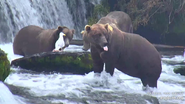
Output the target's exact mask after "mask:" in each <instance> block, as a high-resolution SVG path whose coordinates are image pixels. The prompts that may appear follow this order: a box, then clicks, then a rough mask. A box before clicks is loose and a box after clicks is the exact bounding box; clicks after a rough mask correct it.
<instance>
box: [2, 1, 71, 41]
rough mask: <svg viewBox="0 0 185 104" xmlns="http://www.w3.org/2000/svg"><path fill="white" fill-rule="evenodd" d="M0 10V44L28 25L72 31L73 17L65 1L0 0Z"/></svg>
mask: <svg viewBox="0 0 185 104" xmlns="http://www.w3.org/2000/svg"><path fill="white" fill-rule="evenodd" d="M0 8H1V10H0V15H2V18H3V19H2V20H1V18H0V20H1V24H0V27H1V31H0V43H1V42H3V41H4V42H5V41H10V39H9V38H11V41H12V40H13V38H14V36H15V34H16V33H17V32H18V31H19V30H20V29H21V28H23V27H25V26H28V25H37V26H40V27H43V28H46V29H52V28H57V27H58V26H67V27H68V28H70V29H74V21H73V17H72V15H71V14H70V12H69V8H68V6H67V2H66V1H65V0H0ZM5 34H6V35H5ZM3 38H8V39H3Z"/></svg>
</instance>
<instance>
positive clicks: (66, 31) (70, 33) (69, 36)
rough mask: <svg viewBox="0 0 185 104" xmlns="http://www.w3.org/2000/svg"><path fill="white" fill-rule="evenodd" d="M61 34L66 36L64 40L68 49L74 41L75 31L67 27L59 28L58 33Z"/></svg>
mask: <svg viewBox="0 0 185 104" xmlns="http://www.w3.org/2000/svg"><path fill="white" fill-rule="evenodd" d="M60 32H62V33H64V34H65V35H64V37H63V39H64V43H65V47H68V46H69V43H70V41H71V40H72V39H73V35H74V32H75V30H74V29H69V28H67V27H65V26H58V28H57V33H58V34H60Z"/></svg>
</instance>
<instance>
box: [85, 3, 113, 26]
mask: <svg viewBox="0 0 185 104" xmlns="http://www.w3.org/2000/svg"><path fill="white" fill-rule="evenodd" d="M102 4H104V5H102ZM102 4H98V5H96V6H95V7H94V9H93V13H92V16H91V17H89V18H88V24H89V25H92V24H95V23H97V22H98V20H99V19H100V18H101V17H103V16H105V15H106V14H108V13H109V12H110V7H109V5H108V3H107V2H104V1H102Z"/></svg>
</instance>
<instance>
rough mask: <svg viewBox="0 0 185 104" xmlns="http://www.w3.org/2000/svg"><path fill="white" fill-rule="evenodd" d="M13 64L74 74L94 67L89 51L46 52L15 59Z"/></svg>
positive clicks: (44, 70)
mask: <svg viewBox="0 0 185 104" xmlns="http://www.w3.org/2000/svg"><path fill="white" fill-rule="evenodd" d="M11 65H14V66H20V67H21V68H24V69H28V70H33V71H38V72H53V71H57V72H62V73H74V74H85V73H88V72H90V71H92V68H93V63H92V58H91V54H90V53H89V52H78V53H70V52H66V53H62V54H61V53H55V54H50V53H45V54H41V55H39V56H34V55H33V56H30V57H23V58H20V59H16V60H13V61H12V63H11Z"/></svg>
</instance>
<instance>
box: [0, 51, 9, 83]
mask: <svg viewBox="0 0 185 104" xmlns="http://www.w3.org/2000/svg"><path fill="white" fill-rule="evenodd" d="M9 74H10V62H9V60H8V58H7V54H6V53H5V52H4V51H3V50H1V49H0V81H4V80H5V79H6V77H8V75H9Z"/></svg>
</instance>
